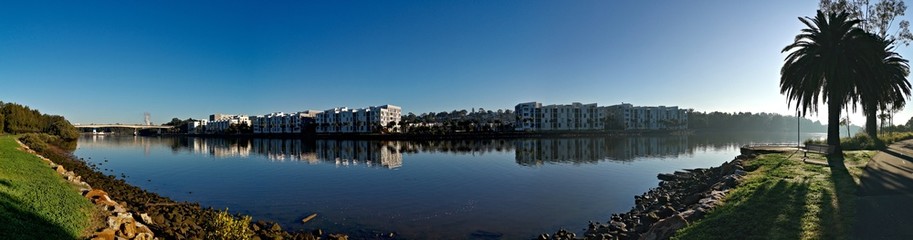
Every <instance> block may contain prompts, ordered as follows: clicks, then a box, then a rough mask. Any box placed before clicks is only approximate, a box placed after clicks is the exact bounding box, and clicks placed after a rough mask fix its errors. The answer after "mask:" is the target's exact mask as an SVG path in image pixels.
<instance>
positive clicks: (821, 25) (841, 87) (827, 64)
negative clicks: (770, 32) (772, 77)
mask: <svg viewBox="0 0 913 240" xmlns="http://www.w3.org/2000/svg"><path fill="white" fill-rule="evenodd" d="M799 21H801V22H802V23H803V24H805V26H806V27H807V28H805V29H802V33H800V34H799V35H796V38H795V40H794V42H793V43H792V44H790V45H787V46H786V47H785V48H783V50H782V51H781V52H784V53H786V52H788V53H789V54H788V55H787V56H786V59H785V60H784V63H783V67H782V68H781V69H780V75H781V76H780V93H781V94H786V97H787V99H788V101H787V102H788V104H790V105H792V104H793V102H795V104H796V108H797V109H798V110H799V112H800V114H802V116H805V114H807V113H808V112H817V111H818V101H819V99H820V100H822V101H825V102H826V103H827V114H828V126H827V144H828V145H831V146H834V150H835V151H834V154H835V155H838V154H839V155H842V149H841V148H840V129H839V127H840V110H841V109H843V107H844V106H846V104H847V103H848V102H855V101H857V99H858V96H857V93H856V91H855V90H856V89H855V80H856V79H857V78H858V77H859V76H858V74H857V73H858V72H860V71H863V70H862V69H859V68H860V67H861V65H862V64H861V63H862V62H863V61H864V60H865V59H864V58H862V56H863V54H861V52H862V51H863V50H864V48H865V47H864V46H866V45H865V44H864V41H865V40H866V39H869V38H868V37H867V35H866V33H865V32H864V31H863V30H862V29H860V28H858V27H857V24H859V22H860V20H850V19H849V15H848V14H847V13H846V12H840V13H831V14H825V13H824V12H822V11H820V10H819V11H818V12H817V14H816V16H815V18H810V17H805V18H801V17H800V18H799Z"/></svg>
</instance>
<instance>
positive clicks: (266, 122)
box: [251, 110, 318, 133]
mask: <svg viewBox="0 0 913 240" xmlns="http://www.w3.org/2000/svg"><path fill="white" fill-rule="evenodd" d="M317 113H318V112H317V111H316V110H306V111H301V112H295V113H283V112H274V113H270V114H266V115H260V116H254V117H251V122H252V125H251V129H252V130H253V131H254V133H301V132H302V131H304V127H305V125H306V124H309V123H313V122H314V118H316V117H317Z"/></svg>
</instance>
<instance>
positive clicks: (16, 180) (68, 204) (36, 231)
mask: <svg viewBox="0 0 913 240" xmlns="http://www.w3.org/2000/svg"><path fill="white" fill-rule="evenodd" d="M18 148H19V145H18V144H17V143H16V142H15V139H14V136H10V135H5V136H0V239H78V238H82V237H84V236H85V235H86V234H88V232H86V231H87V230H91V229H87V228H89V227H90V226H91V224H92V223H91V222H92V220H91V219H92V215H93V213H94V211H95V208H94V207H93V206H92V205H91V204H90V203H89V202H88V201H87V200H86V199H84V198H83V197H82V196H81V195H80V194H79V193H78V192H77V191H76V189H75V187H74V186H73V185H71V184H69V183H68V182H66V181H65V180H63V178H61V177H60V176H59V175H58V174H57V173H56V172H55V171H54V170H53V169H51V168H50V167H49V166H48V165H47V163H45V162H44V161H42V160H41V159H39V158H38V157H36V156H34V155H31V154H29V153H26V152H23V151H20V150H18Z"/></svg>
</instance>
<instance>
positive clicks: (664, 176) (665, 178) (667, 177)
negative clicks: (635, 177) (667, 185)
mask: <svg viewBox="0 0 913 240" xmlns="http://www.w3.org/2000/svg"><path fill="white" fill-rule="evenodd" d="M656 178H658V179H659V180H663V181H672V180H675V174H668V173H660V174H658V175H656Z"/></svg>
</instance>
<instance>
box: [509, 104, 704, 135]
mask: <svg viewBox="0 0 913 240" xmlns="http://www.w3.org/2000/svg"><path fill="white" fill-rule="evenodd" d="M514 111H515V113H516V115H517V117H516V123H515V124H514V125H515V126H516V127H515V129H516V130H518V131H581V130H603V129H620V130H660V129H685V128H686V127H687V126H688V112H687V111H686V110H684V109H679V108H678V107H675V106H673V107H666V106H658V107H640V106H638V107H635V106H633V105H631V104H629V103H623V104H619V105H613V106H608V107H600V106H598V105H597V104H595V103H590V104H581V103H577V102H575V103H571V104H555V105H546V106H543V105H542V104H541V103H538V102H528V103H520V104H517V106H516V107H515V108H514Z"/></svg>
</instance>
